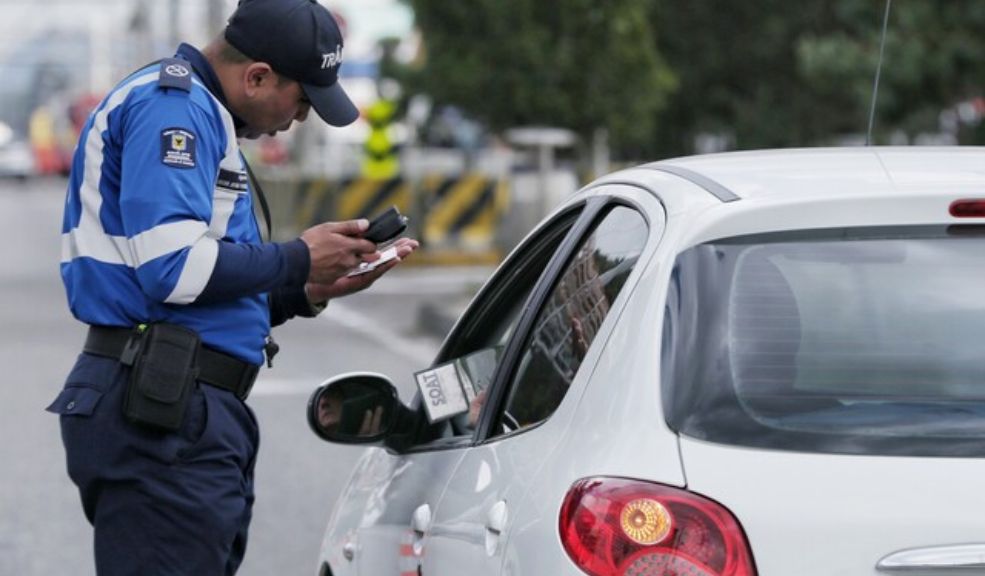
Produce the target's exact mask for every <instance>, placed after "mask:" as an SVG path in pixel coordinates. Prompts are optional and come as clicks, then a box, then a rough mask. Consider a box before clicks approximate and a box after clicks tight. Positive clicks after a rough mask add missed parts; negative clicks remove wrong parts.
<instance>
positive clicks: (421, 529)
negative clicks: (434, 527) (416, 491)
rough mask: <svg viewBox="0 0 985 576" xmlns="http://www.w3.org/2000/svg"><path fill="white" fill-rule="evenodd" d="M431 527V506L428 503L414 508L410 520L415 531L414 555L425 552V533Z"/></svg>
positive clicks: (412, 543) (412, 542)
mask: <svg viewBox="0 0 985 576" xmlns="http://www.w3.org/2000/svg"><path fill="white" fill-rule="evenodd" d="M430 528H431V507H430V506H428V505H427V504H426V503H425V504H421V505H420V506H418V507H417V509H416V510H414V515H413V517H412V518H411V520H410V529H411V531H412V532H413V539H412V540H411V548H412V549H413V551H414V556H420V555H421V554H422V553H423V552H424V535H425V534H426V533H427V531H428V530H429V529H430Z"/></svg>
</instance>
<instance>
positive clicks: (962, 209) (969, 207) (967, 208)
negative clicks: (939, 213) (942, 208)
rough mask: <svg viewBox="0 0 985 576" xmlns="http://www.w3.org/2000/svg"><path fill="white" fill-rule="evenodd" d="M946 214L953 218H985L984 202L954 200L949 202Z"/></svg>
mask: <svg viewBox="0 0 985 576" xmlns="http://www.w3.org/2000/svg"><path fill="white" fill-rule="evenodd" d="M948 212H950V213H951V216H954V217H955V218H985V200H983V199H980V198H978V199H966V200H955V201H954V202H951V207H950V209H949V210H948Z"/></svg>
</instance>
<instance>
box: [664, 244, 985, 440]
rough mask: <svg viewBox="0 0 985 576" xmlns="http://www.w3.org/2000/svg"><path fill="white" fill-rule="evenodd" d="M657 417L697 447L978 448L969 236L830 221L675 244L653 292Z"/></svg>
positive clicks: (977, 288)
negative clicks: (663, 282) (656, 296)
mask: <svg viewBox="0 0 985 576" xmlns="http://www.w3.org/2000/svg"><path fill="white" fill-rule="evenodd" d="M662 354H663V356H662V359H663V376H662V378H663V395H664V406H665V407H666V416H667V420H668V423H669V424H670V426H671V427H672V428H673V429H675V430H677V431H679V432H680V433H682V434H685V435H688V436H692V437H695V438H700V439H705V440H709V441H712V442H719V443H726V444H735V445H743V446H757V447H767V448H773V449H782V450H798V451H811V452H826V453H847V454H885V455H912V456H974V457H981V456H985V233H983V232H982V230H981V229H979V228H973V227H972V228H950V229H945V228H942V227H941V228H893V229H885V228H879V229H864V230H860V229H841V230H828V231H820V232H812V233H798V234H790V233H787V234H774V235H758V236H747V237H741V238H732V239H728V240H725V241H716V242H713V243H709V244H703V245H699V246H697V247H694V248H692V249H690V250H688V251H686V252H684V253H682V254H681V255H680V256H679V258H678V260H677V262H676V265H675V267H674V271H673V275H672V279H671V286H670V291H669V295H668V300H667V314H666V323H665V326H664V339H663V349H662Z"/></svg>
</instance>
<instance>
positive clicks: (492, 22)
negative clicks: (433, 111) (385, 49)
mask: <svg viewBox="0 0 985 576" xmlns="http://www.w3.org/2000/svg"><path fill="white" fill-rule="evenodd" d="M410 4H411V5H412V6H413V9H414V13H415V16H416V21H417V25H418V26H419V27H420V29H421V32H422V36H423V38H424V45H425V51H426V56H425V58H424V62H423V66H422V68H420V69H419V71H418V74H417V75H416V76H414V77H412V79H411V80H410V82H411V89H412V90H413V89H415V88H416V89H419V90H423V91H425V92H427V93H428V94H430V96H431V97H432V98H434V100H435V104H436V105H442V104H454V105H457V106H459V107H461V108H463V109H464V110H465V111H467V112H468V113H469V114H470V115H471V116H472V117H474V118H476V119H478V120H480V121H482V122H484V123H485V124H486V126H487V127H488V128H490V129H491V130H493V131H497V132H498V131H501V130H504V129H507V128H511V127H515V126H525V125H539V126H560V127H564V128H568V129H570V130H573V131H574V132H576V133H577V134H579V135H580V136H581V137H582V138H583V140H587V139H589V138H590V137H591V135H592V134H593V132H594V131H595V129H596V128H600V127H601V128H606V129H608V132H609V135H610V139H611V141H612V142H613V143H615V144H616V145H617V146H630V147H631V146H642V145H645V144H646V143H647V142H649V141H650V140H651V139H652V138H653V134H654V133H655V130H656V126H655V122H656V120H657V113H658V112H659V111H660V110H661V108H662V107H663V106H664V105H665V103H666V101H667V96H668V94H669V93H670V92H671V90H672V89H673V88H674V86H675V78H674V75H673V74H672V73H671V71H670V69H669V68H668V67H667V65H666V63H665V62H664V61H663V59H662V58H661V57H660V54H659V52H658V48H657V46H658V43H657V38H656V37H655V36H654V30H653V26H652V23H651V20H650V18H649V13H648V11H647V3H646V2H640V1H639V0H609V1H607V2H597V1H596V0H557V1H555V2H542V1H540V0H511V1H504V0H471V1H469V2H448V1H447V0H410Z"/></svg>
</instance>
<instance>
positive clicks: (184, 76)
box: [157, 58, 192, 92]
mask: <svg viewBox="0 0 985 576" xmlns="http://www.w3.org/2000/svg"><path fill="white" fill-rule="evenodd" d="M157 85H158V86H160V87H161V88H177V89H179V90H184V91H185V92H191V90H192V66H191V64H189V63H188V62H187V61H186V60H182V59H181V58H165V59H164V60H161V76H160V78H159V79H158V81H157Z"/></svg>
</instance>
